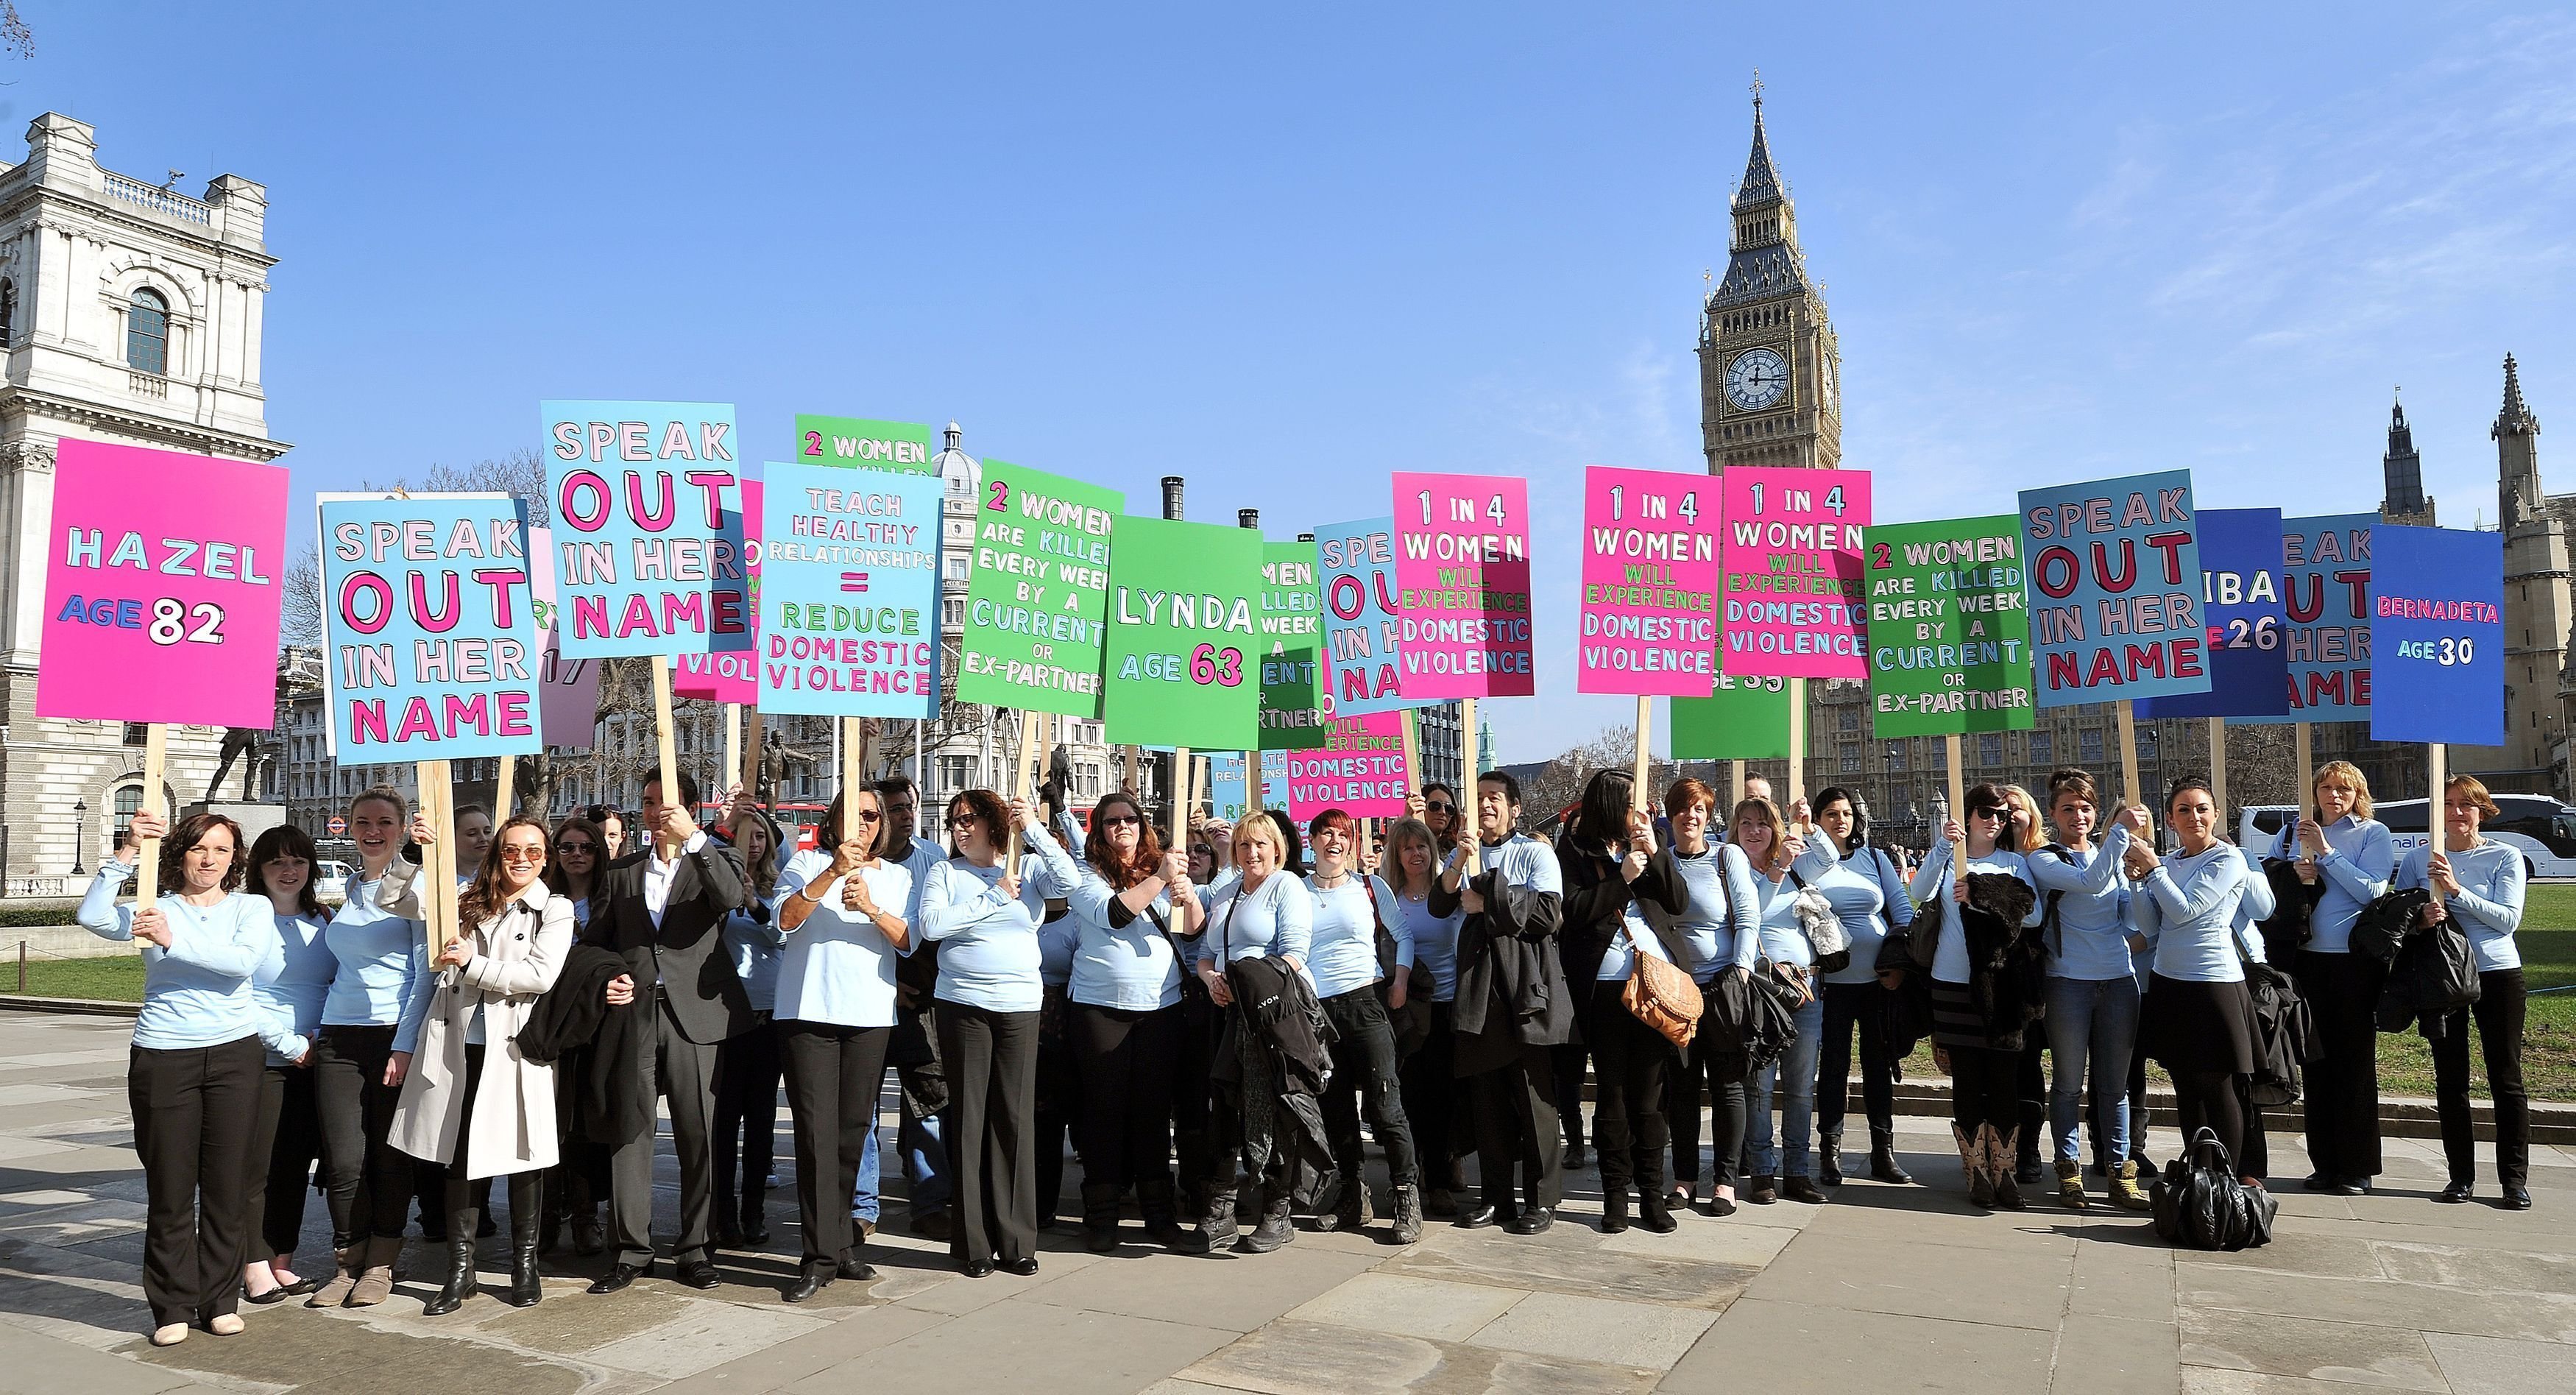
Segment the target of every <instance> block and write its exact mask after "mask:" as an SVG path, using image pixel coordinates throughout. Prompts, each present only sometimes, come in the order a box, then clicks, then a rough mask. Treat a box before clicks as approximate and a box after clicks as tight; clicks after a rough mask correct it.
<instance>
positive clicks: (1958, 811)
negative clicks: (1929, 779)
mask: <svg viewBox="0 0 2576 1395" xmlns="http://www.w3.org/2000/svg"><path fill="white" fill-rule="evenodd" d="M1941 753H1942V755H1943V757H1944V758H1945V759H1946V760H1948V762H1949V765H1950V817H1951V819H1952V820H1953V821H1955V822H1956V823H1957V824H1958V825H1959V841H1958V842H1955V843H1952V844H1951V845H1950V870H1951V871H1953V872H1955V873H1957V874H1958V875H1960V876H1962V877H1964V876H1966V875H1968V774H1967V771H1966V769H1965V768H1964V766H1963V763H1962V762H1961V760H1960V756H1959V738H1958V735H1957V734H1956V733H1952V734H1951V735H1948V736H1945V737H1942V738H1941Z"/></svg>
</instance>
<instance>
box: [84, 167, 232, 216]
mask: <svg viewBox="0 0 2576 1395" xmlns="http://www.w3.org/2000/svg"><path fill="white" fill-rule="evenodd" d="M99 176H100V177H101V178H102V179H104V180H106V181H107V196H108V197H109V198H112V199H122V200H124V201H125V202H127V203H130V204H134V205H136V206H137V207H140V208H148V209H150V210H151V211H153V212H155V213H159V214H163V215H166V216H168V217H172V218H176V219H178V220H179V221H181V222H183V223H194V224H196V225H197V226H199V227H208V226H211V225H212V224H213V223H214V221H215V211H214V210H213V209H212V208H210V207H208V206H206V205H205V204H202V203H199V202H197V201H196V200H195V199H192V198H190V197H188V196H187V195H185V194H176V193H172V192H171V191H169V190H167V189H161V188H156V187H154V186H152V185H150V184H146V183H144V182H143V181H142V180H140V179H135V178H132V177H130V176H127V175H122V174H116V173H113V172H111V171H108V170H100V171H99Z"/></svg>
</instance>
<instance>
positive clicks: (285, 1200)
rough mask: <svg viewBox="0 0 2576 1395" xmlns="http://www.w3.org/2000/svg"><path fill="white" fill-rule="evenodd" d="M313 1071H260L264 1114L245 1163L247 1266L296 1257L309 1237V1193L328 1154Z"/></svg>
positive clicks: (253, 1130) (252, 1135) (256, 1120)
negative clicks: (306, 1222)
mask: <svg viewBox="0 0 2576 1395" xmlns="http://www.w3.org/2000/svg"><path fill="white" fill-rule="evenodd" d="M314 1099H315V1095H314V1088H313V1068H312V1067H310V1066H267V1067H264V1068H262V1070H261V1071H260V1081H259V1114H258V1115H257V1117H256V1118H254V1119H253V1120H252V1121H251V1133H250V1153H249V1155H248V1157H247V1158H246V1159H245V1165H246V1166H248V1167H249V1168H250V1171H249V1172H248V1173H247V1174H246V1182H247V1185H248V1186H249V1188H250V1190H249V1206H250V1212H249V1216H250V1228H249V1230H248V1231H247V1232H245V1233H246V1235H247V1237H248V1238H247V1241H246V1246H247V1247H246V1248H245V1249H244V1251H243V1253H242V1262H243V1263H245V1264H256V1263H259V1262H260V1261H262V1260H268V1259H277V1258H281V1257H288V1258H291V1257H292V1256H293V1255H294V1254H295V1247H296V1245H297V1243H298V1242H300V1241H301V1240H302V1239H303V1236H304V1194H305V1193H306V1192H308V1191H311V1190H312V1189H313V1160H314V1159H316V1158H318V1157H320V1156H322V1120H321V1117H320V1115H319V1114H318V1113H317V1111H316V1106H315V1103H314Z"/></svg>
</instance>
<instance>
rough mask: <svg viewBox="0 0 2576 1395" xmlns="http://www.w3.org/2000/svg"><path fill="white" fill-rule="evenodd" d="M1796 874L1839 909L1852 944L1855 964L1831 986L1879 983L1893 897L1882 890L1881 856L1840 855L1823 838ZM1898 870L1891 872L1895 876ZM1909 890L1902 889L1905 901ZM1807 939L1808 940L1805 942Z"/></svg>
mask: <svg viewBox="0 0 2576 1395" xmlns="http://www.w3.org/2000/svg"><path fill="white" fill-rule="evenodd" d="M1790 870H1791V871H1794V872H1796V873H1797V874H1798V875H1799V876H1801V877H1804V878H1806V881H1807V885H1808V886H1809V887H1810V888H1812V889H1813V890H1814V891H1815V892H1816V894H1818V895H1820V896H1822V897H1824V898H1825V902H1826V904H1828V905H1830V906H1832V907H1833V908H1834V918H1835V919H1837V920H1839V921H1841V922H1842V926H1843V935H1844V937H1845V938H1847V939H1849V940H1850V941H1851V962H1850V963H1848V964H1845V965H1844V966H1843V967H1841V968H1839V969H1836V970H1834V971H1833V972H1832V973H1829V974H1826V975H1824V976H1823V981H1824V982H1826V983H1873V982H1876V981H1877V978H1878V947H1879V946H1880V945H1883V944H1885V943H1887V892H1886V890H1885V889H1884V888H1883V886H1882V885H1881V880H1880V871H1879V857H1878V852H1877V851H1876V850H1875V849H1872V848H1866V847H1864V848H1860V849H1856V850H1855V851H1854V853H1853V855H1852V856H1850V857H1842V856H1839V855H1837V854H1836V853H1835V851H1834V842H1833V840H1832V839H1831V838H1825V837H1817V838H1813V839H1810V840H1809V841H1808V843H1807V850H1806V852H1804V853H1802V854H1800V855H1799V857H1798V860H1797V861H1796V862H1795V863H1793V864H1791V867H1790ZM1893 871H1894V869H1892V868H1891V869H1889V875H1893ZM1904 894H1905V893H1904V889H1903V888H1901V887H1900V888H1898V890H1897V895H1898V896H1899V897H1900V898H1901V897H1902V896H1903V895H1904ZM1802 938H1803V937H1802Z"/></svg>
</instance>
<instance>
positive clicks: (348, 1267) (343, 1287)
mask: <svg viewBox="0 0 2576 1395" xmlns="http://www.w3.org/2000/svg"><path fill="white" fill-rule="evenodd" d="M366 1252H367V1242H366V1241H364V1240H361V1241H358V1242H357V1243H356V1244H354V1245H350V1246H349V1247H347V1248H346V1249H335V1250H333V1251H332V1252H331V1264H332V1270H331V1281H330V1282H329V1283H326V1284H324V1285H323V1286H322V1287H321V1288H320V1289H318V1290H316V1291H315V1292H314V1294H313V1296H312V1297H310V1298H307V1299H305V1300H304V1306H305V1307H308V1308H336V1307H339V1306H340V1305H341V1304H343V1303H345V1302H347V1301H348V1300H349V1290H350V1289H352V1288H354V1287H356V1286H357V1283H358V1268H359V1264H358V1261H359V1259H360V1257H362V1256H364V1255H365V1254H366Z"/></svg>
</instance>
